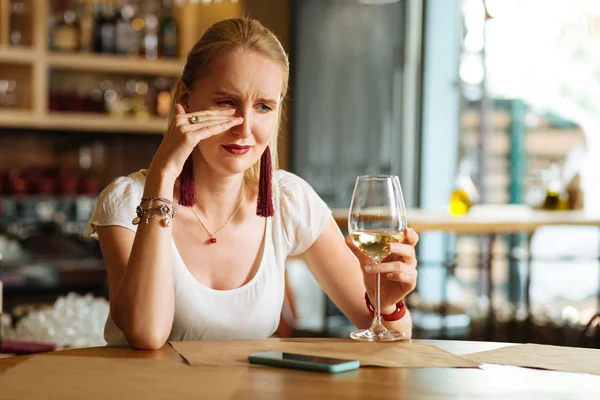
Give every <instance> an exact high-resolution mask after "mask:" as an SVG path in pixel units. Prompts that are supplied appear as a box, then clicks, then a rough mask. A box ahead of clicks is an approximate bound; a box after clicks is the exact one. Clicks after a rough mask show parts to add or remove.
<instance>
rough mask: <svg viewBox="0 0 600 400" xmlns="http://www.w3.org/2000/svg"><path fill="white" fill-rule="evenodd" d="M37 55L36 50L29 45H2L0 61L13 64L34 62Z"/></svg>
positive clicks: (0, 47) (0, 46)
mask: <svg viewBox="0 0 600 400" xmlns="http://www.w3.org/2000/svg"><path fill="white" fill-rule="evenodd" d="M35 56H36V54H35V52H34V51H33V50H31V49H30V48H27V47H11V46H3V45H0V62H6V63H11V64H33V63H34V61H35Z"/></svg>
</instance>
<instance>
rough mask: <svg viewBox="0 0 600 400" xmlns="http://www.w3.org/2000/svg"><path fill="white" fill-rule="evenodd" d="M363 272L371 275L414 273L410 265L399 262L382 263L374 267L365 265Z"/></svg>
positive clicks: (414, 269) (413, 268)
mask: <svg viewBox="0 0 600 400" xmlns="http://www.w3.org/2000/svg"><path fill="white" fill-rule="evenodd" d="M364 268H365V271H366V272H368V273H371V274H378V273H379V274H385V273H389V272H393V273H403V272H407V273H408V272H412V271H416V268H415V267H414V266H413V265H412V264H407V263H403V262H401V261H391V262H384V263H380V264H375V265H365V267H364Z"/></svg>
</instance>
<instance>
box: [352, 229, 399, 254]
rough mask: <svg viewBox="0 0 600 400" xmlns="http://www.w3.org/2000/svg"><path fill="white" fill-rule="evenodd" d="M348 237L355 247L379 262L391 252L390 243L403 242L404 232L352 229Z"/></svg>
mask: <svg viewBox="0 0 600 400" xmlns="http://www.w3.org/2000/svg"><path fill="white" fill-rule="evenodd" d="M350 237H351V238H352V241H353V242H354V244H355V245H356V247H358V248H359V249H360V251H362V252H363V253H364V254H365V255H367V257H369V258H371V259H372V260H373V261H375V262H381V260H383V259H384V258H386V257H387V256H389V255H390V254H391V252H390V249H389V247H388V246H389V244H390V243H402V242H404V232H393V231H354V232H351V233H350Z"/></svg>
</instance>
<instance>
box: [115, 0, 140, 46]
mask: <svg viewBox="0 0 600 400" xmlns="http://www.w3.org/2000/svg"><path fill="white" fill-rule="evenodd" d="M136 12H137V10H136V5H135V3H132V2H131V0H121V1H120V2H119V6H118V9H117V13H116V14H117V18H116V22H115V51H116V53H117V54H137V52H138V49H139V47H140V37H141V33H140V32H139V31H137V30H136V29H135V27H134V23H133V21H134V18H135V16H136Z"/></svg>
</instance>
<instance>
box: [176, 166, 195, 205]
mask: <svg viewBox="0 0 600 400" xmlns="http://www.w3.org/2000/svg"><path fill="white" fill-rule="evenodd" d="M195 202H196V185H195V182H194V162H193V160H192V156H191V155H190V156H189V157H188V159H187V160H185V164H183V169H182V170H181V174H180V175H179V199H178V203H179V204H180V205H182V206H184V207H191V206H193V205H194V203H195Z"/></svg>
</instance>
